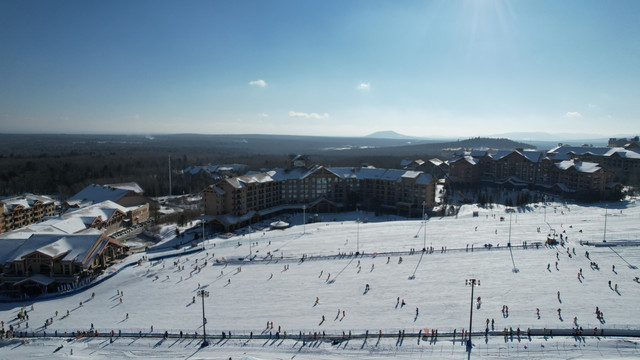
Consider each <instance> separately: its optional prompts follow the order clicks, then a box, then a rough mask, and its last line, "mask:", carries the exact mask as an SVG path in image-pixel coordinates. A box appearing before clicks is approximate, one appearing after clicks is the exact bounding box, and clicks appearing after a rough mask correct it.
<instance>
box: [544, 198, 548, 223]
mask: <svg viewBox="0 0 640 360" xmlns="http://www.w3.org/2000/svg"><path fill="white" fill-rule="evenodd" d="M547 198H548V196H547V194H545V195H544V222H547Z"/></svg>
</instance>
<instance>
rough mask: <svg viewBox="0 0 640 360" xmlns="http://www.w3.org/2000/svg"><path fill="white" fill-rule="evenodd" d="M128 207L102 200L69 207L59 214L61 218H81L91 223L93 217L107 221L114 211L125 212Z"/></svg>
mask: <svg viewBox="0 0 640 360" xmlns="http://www.w3.org/2000/svg"><path fill="white" fill-rule="evenodd" d="M128 210H129V209H128V208H126V207H124V206H121V205H118V204H116V203H115V202H113V201H109V200H107V201H102V202H99V203H97V204H93V205H90V206H87V207H83V208H79V209H76V208H71V209H69V210H67V212H65V213H64V214H62V215H61V218H62V219H69V218H82V219H83V220H84V221H85V224H86V223H89V224H90V223H92V222H93V219H95V218H98V217H100V218H101V219H102V221H107V220H109V219H110V218H111V216H113V214H114V213H115V212H118V211H119V212H122V213H124V214H126V213H127V212H128Z"/></svg>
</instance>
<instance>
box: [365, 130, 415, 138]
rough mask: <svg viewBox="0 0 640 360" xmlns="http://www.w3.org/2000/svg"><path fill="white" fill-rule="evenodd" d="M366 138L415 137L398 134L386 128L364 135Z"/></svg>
mask: <svg viewBox="0 0 640 360" xmlns="http://www.w3.org/2000/svg"><path fill="white" fill-rule="evenodd" d="M365 137H367V138H376V139H416V137H415V136H407V135H402V134H398V133H397V132H395V131H391V130H387V131H376V132H374V133H373V134H369V135H367V136H365Z"/></svg>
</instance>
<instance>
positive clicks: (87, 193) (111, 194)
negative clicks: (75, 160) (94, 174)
mask: <svg viewBox="0 0 640 360" xmlns="http://www.w3.org/2000/svg"><path fill="white" fill-rule="evenodd" d="M130 192H133V193H135V191H133V190H131V189H130V188H128V187H125V188H116V187H111V186H108V185H96V184H91V185H89V186H87V187H86V188H84V189H83V190H82V191H80V192H79V193H77V194H75V195H73V196H72V197H70V198H69V201H72V202H78V201H80V202H87V201H89V202H92V203H94V204H95V203H99V202H103V201H107V200H108V201H113V202H117V201H119V200H120V199H122V198H123V197H125V196H126V195H128V194H129V193H130Z"/></svg>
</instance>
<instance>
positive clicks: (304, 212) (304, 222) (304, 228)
mask: <svg viewBox="0 0 640 360" xmlns="http://www.w3.org/2000/svg"><path fill="white" fill-rule="evenodd" d="M302 233H303V234H306V233H307V206H306V205H302Z"/></svg>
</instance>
